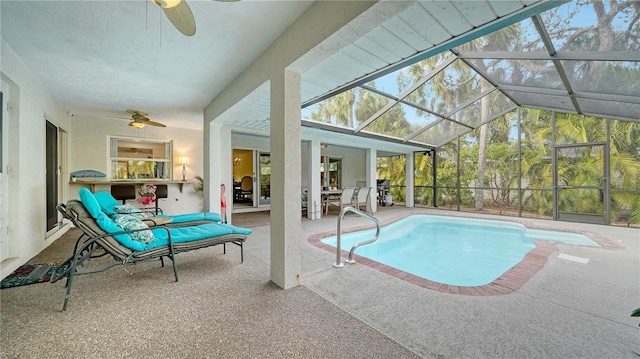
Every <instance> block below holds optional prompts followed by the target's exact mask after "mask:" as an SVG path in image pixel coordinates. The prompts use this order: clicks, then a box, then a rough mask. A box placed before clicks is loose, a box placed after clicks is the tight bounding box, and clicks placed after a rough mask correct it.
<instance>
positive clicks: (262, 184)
mask: <svg viewBox="0 0 640 359" xmlns="http://www.w3.org/2000/svg"><path fill="white" fill-rule="evenodd" d="M258 166H259V168H258V173H259V174H260V176H259V178H258V188H259V191H260V192H259V197H258V198H259V203H258V205H260V206H262V205H268V204H271V154H269V153H262V152H261V153H260V154H259V156H258Z"/></svg>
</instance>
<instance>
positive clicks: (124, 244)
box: [51, 188, 252, 311]
mask: <svg viewBox="0 0 640 359" xmlns="http://www.w3.org/2000/svg"><path fill="white" fill-rule="evenodd" d="M57 208H58V211H59V212H60V213H62V216H63V217H64V218H65V219H67V220H69V221H71V222H72V223H73V224H74V225H75V226H76V227H77V228H79V229H80V230H81V231H82V234H81V235H80V237H79V238H78V240H77V242H76V244H75V247H74V251H73V255H72V256H71V257H70V258H69V259H67V260H66V261H65V262H64V263H63V264H61V265H60V266H59V267H58V268H57V270H56V271H55V272H54V273H53V275H52V276H51V282H52V283H54V282H56V281H58V280H60V279H62V278H67V283H66V287H67V292H66V296H65V299H64V304H63V307H62V311H66V310H67V305H68V303H69V296H70V294H71V287H72V285H73V279H74V277H75V276H77V275H82V274H92V273H98V272H103V271H105V270H107V269H109V268H112V267H115V266H118V265H122V266H123V267H125V269H126V265H128V264H132V263H137V262H140V261H144V260H148V259H160V264H161V266H162V267H164V260H163V259H164V257H167V258H169V259H170V260H171V261H172V263H173V274H174V276H175V279H176V282H177V281H178V269H177V267H176V259H175V255H176V254H178V253H181V252H187V251H190V250H195V249H200V248H205V247H210V246H215V245H218V244H222V245H223V248H224V249H223V253H226V244H227V243H233V244H235V245H237V246H239V247H240V262H243V261H244V252H243V243H244V242H245V241H246V239H247V236H248V235H250V234H251V233H252V231H251V230H250V229H248V228H240V227H235V226H233V225H230V224H224V223H208V224H201V225H194V226H185V227H174V228H170V227H165V226H158V227H152V228H149V227H148V226H147V225H146V224H144V223H143V222H142V221H140V220H139V219H137V218H136V217H133V216H131V215H127V214H116V215H114V216H112V217H109V216H108V215H107V214H105V213H104V212H103V211H102V209H101V208H100V204H99V203H98V201H97V200H96V198H95V197H94V195H93V194H92V193H91V192H90V191H89V190H87V189H86V188H83V189H81V190H80V201H78V200H70V201H69V202H68V203H67V204H63V203H61V204H59V205H58V206H57ZM98 257H107V258H112V259H113V260H114V261H113V262H109V263H105V264H102V263H99V264H100V267H99V268H91V267H92V265H88V267H89V268H84V265H85V264H88V263H89V261H90V260H91V259H93V258H98Z"/></svg>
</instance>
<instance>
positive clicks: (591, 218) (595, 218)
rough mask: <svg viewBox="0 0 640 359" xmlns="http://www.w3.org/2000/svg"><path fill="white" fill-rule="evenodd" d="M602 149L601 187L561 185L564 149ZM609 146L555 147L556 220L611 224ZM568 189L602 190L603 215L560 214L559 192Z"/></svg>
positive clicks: (578, 145)
mask: <svg viewBox="0 0 640 359" xmlns="http://www.w3.org/2000/svg"><path fill="white" fill-rule="evenodd" d="M596 146H601V147H602V159H603V162H604V163H603V166H602V181H601V183H600V185H597V186H596V185H588V186H576V185H566V186H565V185H563V186H561V185H560V184H559V179H558V151H560V150H562V149H563V148H578V147H596ZM608 173H609V146H608V142H585V143H573V144H562V145H555V146H554V147H553V216H554V219H555V220H558V221H567V222H579V223H593V224H606V225H608V224H610V222H611V219H610V215H609V212H610V210H609V209H610V206H611V196H610V195H609V177H608ZM566 189H593V190H600V193H601V194H602V205H603V213H602V214H592V213H578V212H560V210H559V208H558V207H559V192H561V191H563V190H566Z"/></svg>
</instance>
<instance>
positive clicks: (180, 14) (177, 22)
mask: <svg viewBox="0 0 640 359" xmlns="http://www.w3.org/2000/svg"><path fill="white" fill-rule="evenodd" d="M150 1H151V2H152V3H154V4H156V5H158V6H160V7H161V8H162V11H164V14H165V15H166V16H167V18H168V19H169V21H171V23H172V24H173V26H175V27H176V29H178V31H180V32H181V33H183V34H185V35H186V36H193V35H195V33H196V20H195V19H194V18H193V13H192V12H191V8H190V7H189V5H188V4H187V2H186V1H185V0H150ZM215 1H219V2H235V1H239V0H215Z"/></svg>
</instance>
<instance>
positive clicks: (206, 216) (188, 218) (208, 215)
mask: <svg viewBox="0 0 640 359" xmlns="http://www.w3.org/2000/svg"><path fill="white" fill-rule="evenodd" d="M85 189H86V188H85ZM87 192H89V190H87ZM89 194H91V192H89ZM93 196H94V197H95V199H96V200H97V201H98V203H99V205H100V208H102V211H103V212H104V213H106V214H108V215H110V216H111V215H114V214H116V213H130V212H124V211H125V209H124V208H125V207H127V206H129V207H133V208H136V207H134V206H131V205H121V204H120V202H118V201H117V200H116V199H115V198H113V196H112V195H111V193H109V192H107V191H102V192H96V193H94V194H93ZM81 199H82V197H81ZM87 210H88V208H87ZM157 217H170V218H172V219H173V220H172V221H171V223H186V222H194V221H211V222H222V217H220V214H219V213H215V212H198V213H187V214H178V215H165V214H159V215H157Z"/></svg>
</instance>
